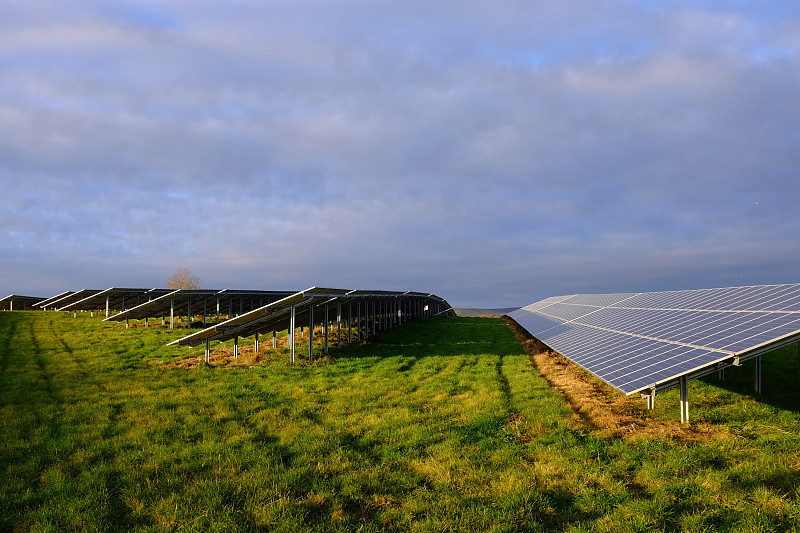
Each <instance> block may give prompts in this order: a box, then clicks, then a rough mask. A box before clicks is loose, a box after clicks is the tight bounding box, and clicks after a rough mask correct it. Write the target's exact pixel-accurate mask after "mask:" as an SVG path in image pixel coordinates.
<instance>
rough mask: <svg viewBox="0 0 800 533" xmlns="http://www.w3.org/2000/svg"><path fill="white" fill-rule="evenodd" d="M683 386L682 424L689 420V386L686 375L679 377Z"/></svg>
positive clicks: (681, 386)
mask: <svg viewBox="0 0 800 533" xmlns="http://www.w3.org/2000/svg"><path fill="white" fill-rule="evenodd" d="M679 381H680V388H681V424H687V423H688V422H689V386H688V381H689V380H688V379H686V376H681V377H680V378H679Z"/></svg>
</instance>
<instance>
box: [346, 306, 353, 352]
mask: <svg viewBox="0 0 800 533" xmlns="http://www.w3.org/2000/svg"><path fill="white" fill-rule="evenodd" d="M352 343H353V304H352V303H349V304H347V344H352Z"/></svg>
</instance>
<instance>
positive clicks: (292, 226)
mask: <svg viewBox="0 0 800 533" xmlns="http://www.w3.org/2000/svg"><path fill="white" fill-rule="evenodd" d="M782 6H783V4H780V3H778V4H775V5H772V4H770V6H767V7H765V8H763V9H755V8H753V7H752V6H746V5H742V4H740V3H738V2H730V3H728V2H714V3H709V4H708V5H704V4H693V5H692V7H691V8H684V7H682V6H681V4H678V5H677V7H676V5H675V4H672V3H648V4H647V5H643V6H639V5H637V4H636V3H630V2H623V1H603V2H599V3H598V2H585V1H573V2H563V3H558V4H531V3H528V2H506V3H502V4H495V5H492V7H491V9H489V8H488V7H487V4H485V3H482V2H460V3H458V4H456V3H448V2H440V3H436V4H430V3H411V4H409V3H408V2H390V3H382V4H381V5H380V6H377V5H374V4H373V3H370V2H363V1H356V0H353V1H341V2H316V1H311V0H309V1H303V2H262V3H259V4H251V3H236V2H234V3H231V4H226V5H225V6H224V8H223V7H222V6H221V5H220V4H218V3H215V2H192V3H191V5H190V4H188V3H185V2H179V1H173V2H144V1H141V2H130V3H127V4H120V5H119V6H117V7H114V8H100V7H96V6H95V4H93V3H88V2H87V3H84V2H81V1H75V2H70V5H69V6H64V5H61V4H59V3H54V4H52V5H50V6H49V8H48V9H36V8H33V7H19V6H9V7H6V8H4V9H5V10H6V11H7V12H6V13H5V14H4V15H5V17H3V19H4V20H5V22H3V23H0V32H2V35H3V39H2V41H1V42H0V58H1V59H2V60H3V61H4V64H7V65H8V67H7V68H4V71H3V73H2V74H0V82H2V83H0V184H2V186H3V191H4V195H3V199H2V201H0V224H2V226H1V227H2V230H0V231H2V239H1V241H2V242H0V254H2V256H3V257H6V258H7V261H6V263H5V265H6V266H5V267H4V268H5V269H6V270H5V271H4V272H3V280H4V283H0V288H2V286H5V287H6V288H7V292H25V290H24V289H39V290H41V291H46V292H60V291H61V290H65V289H68V288H79V287H83V286H86V285H90V284H92V283H102V284H103V285H108V286H111V285H137V284H142V285H145V286H150V285H153V286H155V285H159V284H162V283H163V280H162V278H165V277H166V276H168V275H169V273H171V271H172V270H174V268H175V267H177V266H189V267H192V266H193V265H196V267H195V273H196V274H197V275H198V276H199V277H201V278H202V279H203V280H204V283H207V284H209V285H216V286H236V287H239V288H245V287H252V288H266V289H270V288H275V287H274V284H277V285H278V286H279V288H287V287H288V288H292V287H305V286H308V285H313V284H320V285H321V284H328V285H342V286H353V287H358V288H361V287H365V288H366V287H377V288H393V289H397V288H400V289H402V288H406V289H412V290H418V289H420V290H431V291H434V292H437V293H441V295H442V296H444V297H446V298H449V299H450V300H452V301H453V303H456V304H460V305H465V306H467V305H469V306H473V305H489V306H502V305H513V304H525V303H529V302H528V300H530V301H533V300H534V299H537V298H539V297H545V296H549V295H551V294H558V293H571V292H581V291H583V292H597V291H600V292H603V291H610V290H614V291H624V290H628V289H626V288H625V287H626V286H628V285H631V286H636V287H637V290H645V289H646V290H657V289H659V288H680V286H681V284H683V285H685V286H686V287H696V286H698V285H704V284H708V285H723V284H728V283H738V282H737V281H736V276H737V275H739V276H740V278H739V281H741V282H742V283H748V282H753V283H755V282H758V283H762V282H778V281H796V280H794V279H793V278H792V277H791V276H792V275H793V274H792V270H791V268H787V265H791V264H794V263H796V261H797V259H798V257H800V256H798V252H799V251H798V250H797V249H796V247H794V245H793V244H792V243H793V242H794V241H795V240H796V239H794V233H795V228H796V227H797V222H798V215H797V214H796V213H797V209H795V208H794V205H795V204H796V203H797V202H796V201H797V197H798V185H797V184H796V169H797V168H798V163H800V161H799V160H798V159H800V155H798V154H800V150H798V149H797V148H798V144H800V137H798V133H797V128H796V124H797V123H798V118H800V107H799V106H800V101H798V100H797V98H796V94H795V91H794V90H793V88H795V87H797V86H798V82H799V81H800V80H799V79H798V77H800V68H799V67H800V65H799V64H798V51H799V50H800V47H799V46H798V41H797V39H796V37H795V35H796V34H797V32H796V31H795V30H796V29H797V27H798V24H800V17H799V16H798V14H797V13H796V12H792V11H788V12H787V10H786V9H785V7H782ZM772 8H774V9H772ZM756 202H757V203H756ZM34 265H35V266H34ZM578 289H580V290H578ZM553 291H555V292H553ZM28 292H30V290H29V291H28Z"/></svg>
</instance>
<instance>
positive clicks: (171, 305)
mask: <svg viewBox="0 0 800 533" xmlns="http://www.w3.org/2000/svg"><path fill="white" fill-rule="evenodd" d="M169 329H175V298H170V300H169Z"/></svg>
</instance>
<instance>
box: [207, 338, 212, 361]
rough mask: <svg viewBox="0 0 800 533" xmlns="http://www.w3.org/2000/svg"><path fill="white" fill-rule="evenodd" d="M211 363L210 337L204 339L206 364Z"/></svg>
mask: <svg viewBox="0 0 800 533" xmlns="http://www.w3.org/2000/svg"><path fill="white" fill-rule="evenodd" d="M209 363H211V339H206V364H209Z"/></svg>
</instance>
